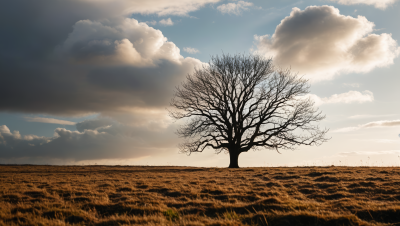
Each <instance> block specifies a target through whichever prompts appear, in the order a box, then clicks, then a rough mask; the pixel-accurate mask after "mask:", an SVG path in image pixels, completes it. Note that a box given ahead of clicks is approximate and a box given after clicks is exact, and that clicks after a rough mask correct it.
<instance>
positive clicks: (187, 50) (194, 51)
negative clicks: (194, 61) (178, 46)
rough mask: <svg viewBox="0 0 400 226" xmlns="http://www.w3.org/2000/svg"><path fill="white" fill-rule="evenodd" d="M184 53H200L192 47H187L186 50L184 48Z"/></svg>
mask: <svg viewBox="0 0 400 226" xmlns="http://www.w3.org/2000/svg"><path fill="white" fill-rule="evenodd" d="M183 51H185V52H187V53H190V54H196V53H198V52H200V51H199V50H198V49H196V48H191V47H185V48H183Z"/></svg>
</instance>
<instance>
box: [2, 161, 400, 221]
mask: <svg viewBox="0 0 400 226" xmlns="http://www.w3.org/2000/svg"><path fill="white" fill-rule="evenodd" d="M131 224H136V225H268V226H272V225H400V168H383V167H295V168H290V167H283V168H241V169H222V168H192V167H145V166H143V167H130V166H129V167H128V166H127V167H123V166H4V165H3V166H0V225H131Z"/></svg>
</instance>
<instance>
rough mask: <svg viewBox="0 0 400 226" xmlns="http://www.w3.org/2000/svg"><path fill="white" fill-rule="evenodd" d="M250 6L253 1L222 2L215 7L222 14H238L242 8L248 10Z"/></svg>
mask: <svg viewBox="0 0 400 226" xmlns="http://www.w3.org/2000/svg"><path fill="white" fill-rule="evenodd" d="M250 6H253V3H251V2H245V1H239V2H238V3H228V4H222V5H220V6H218V7H217V9H218V10H219V11H220V12H221V13H223V14H225V13H227V14H235V15H240V14H241V13H242V11H243V10H249V7H250Z"/></svg>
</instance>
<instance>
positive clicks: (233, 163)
mask: <svg viewBox="0 0 400 226" xmlns="http://www.w3.org/2000/svg"><path fill="white" fill-rule="evenodd" d="M239 154H240V152H238V151H229V158H230V164H229V167H228V168H239Z"/></svg>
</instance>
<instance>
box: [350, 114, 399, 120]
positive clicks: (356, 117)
mask: <svg viewBox="0 0 400 226" xmlns="http://www.w3.org/2000/svg"><path fill="white" fill-rule="evenodd" d="M387 116H394V114H389V115H352V116H350V117H349V118H351V119H365V118H380V117H387Z"/></svg>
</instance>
